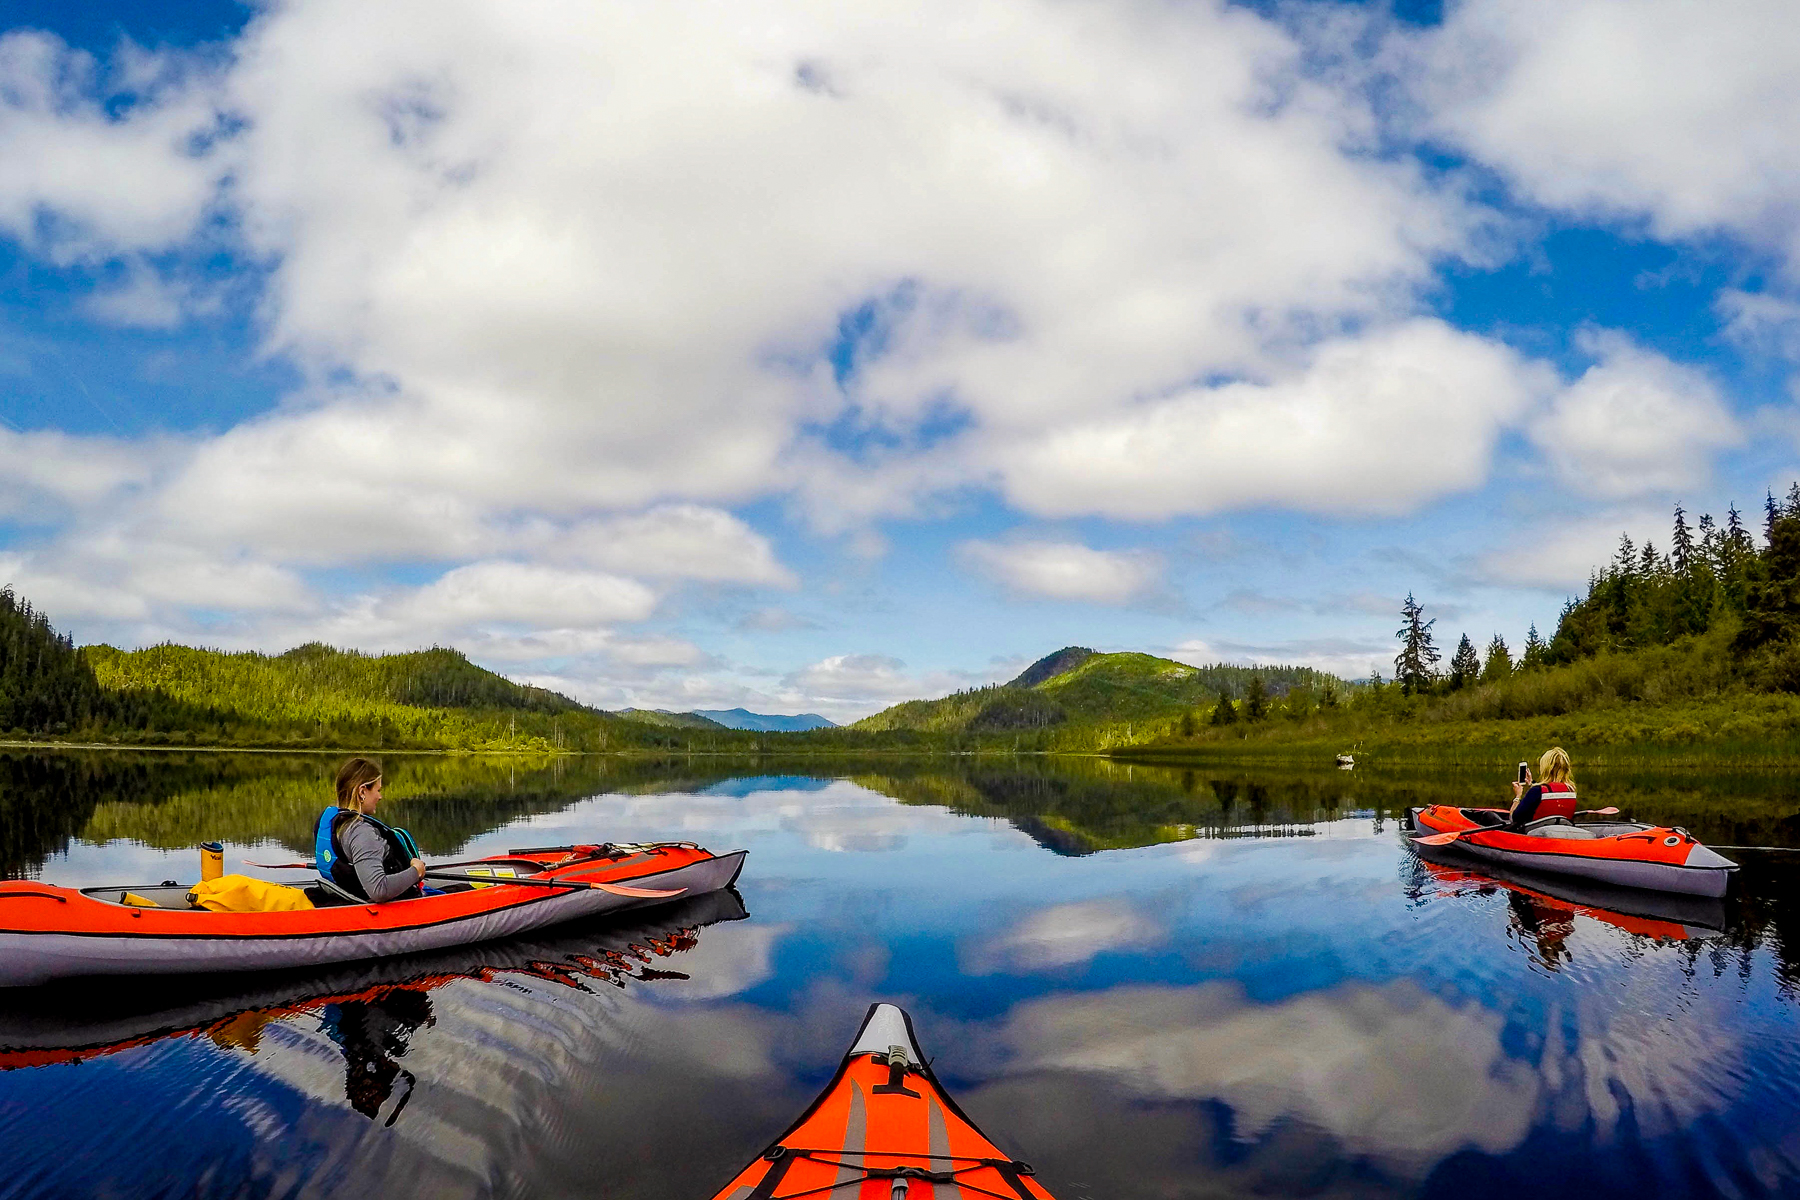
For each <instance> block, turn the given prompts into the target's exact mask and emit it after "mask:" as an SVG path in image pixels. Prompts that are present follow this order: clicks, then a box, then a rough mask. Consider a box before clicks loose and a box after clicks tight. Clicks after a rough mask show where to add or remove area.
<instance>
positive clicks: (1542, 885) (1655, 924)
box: [1411, 842, 1726, 966]
mask: <svg viewBox="0 0 1800 1200" xmlns="http://www.w3.org/2000/svg"><path fill="white" fill-rule="evenodd" d="M1412 845H1413V849H1414V850H1415V852H1416V853H1417V855H1418V858H1419V865H1420V867H1421V868H1423V875H1422V876H1421V879H1420V882H1419V883H1418V884H1416V885H1415V886H1414V888H1413V889H1411V890H1413V891H1414V893H1415V894H1417V895H1420V896H1423V895H1426V894H1427V893H1429V894H1434V895H1437V896H1446V897H1447V896H1456V895H1464V894H1467V893H1470V892H1492V891H1494V890H1496V889H1498V890H1501V891H1504V892H1506V893H1507V899H1508V902H1509V903H1510V904H1511V906H1512V916H1513V925H1514V927H1515V928H1516V929H1518V930H1519V932H1520V933H1521V934H1522V935H1524V936H1526V937H1527V938H1529V939H1530V940H1531V941H1533V942H1534V943H1536V946H1537V949H1538V951H1539V954H1540V956H1541V957H1542V958H1543V960H1544V961H1545V963H1546V965H1551V966H1554V965H1556V964H1557V963H1560V962H1565V961H1567V960H1568V957H1569V952H1568V949H1567V947H1566V946H1565V945H1564V941H1565V939H1566V938H1567V937H1568V936H1569V934H1570V933H1572V932H1573V931H1574V928H1575V918H1577V917H1585V918H1588V919H1590V920H1594V921H1598V922H1600V923H1601V924H1603V925H1610V926H1612V927H1613V928H1615V929H1618V930H1621V931H1623V932H1625V933H1629V934H1633V935H1636V936H1638V937H1646V938H1654V939H1656V940H1659V941H1671V942H1681V941H1693V940H1698V939H1703V938H1711V937H1717V936H1718V935H1720V934H1722V933H1723V932H1724V930H1725V924H1726V920H1725V905H1724V903H1723V902H1722V901H1720V900H1718V899H1716V898H1713V897H1710V896H1686V895H1680V894H1677V893H1668V892H1652V891H1648V890H1645V889H1642V888H1624V887H1611V886H1608V885H1606V884H1603V883H1593V882H1589V881H1587V880H1581V879H1570V878H1568V877H1565V876H1548V875H1544V874H1542V873H1539V872H1533V871H1525V870H1519V869H1514V868H1508V867H1505V866H1502V865H1500V864H1497V863H1483V864H1481V865H1480V866H1472V865H1470V864H1469V863H1468V861H1467V859H1466V858H1463V857H1462V856H1460V855H1457V854H1455V853H1454V851H1453V850H1451V849H1450V848H1448V847H1431V846H1421V845H1419V844H1418V843H1417V842H1414V843H1412Z"/></svg>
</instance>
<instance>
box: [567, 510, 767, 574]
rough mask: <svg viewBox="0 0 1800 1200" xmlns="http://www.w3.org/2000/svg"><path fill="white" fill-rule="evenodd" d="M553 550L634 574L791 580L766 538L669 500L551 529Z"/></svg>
mask: <svg viewBox="0 0 1800 1200" xmlns="http://www.w3.org/2000/svg"><path fill="white" fill-rule="evenodd" d="M553 552H554V553H556V554H558V555H560V556H567V557H570V558H575V559H579V560H581V561H583V562H587V563H590V564H591V565H593V566H597V567H606V568H609V569H612V570H616V571H625V572H627V573H629V574H633V575H649V576H664V577H675V578H683V579H701V580H710V581H717V582H730V583H749V584H765V585H771V586H775V587H792V586H794V582H795V581H794V577H793V575H792V573H790V572H789V571H788V570H787V569H786V568H784V567H783V566H782V565H781V564H780V563H779V562H777V561H776V558H775V551H774V550H773V548H772V547H770V545H769V540H768V539H767V538H765V537H763V536H762V535H761V534H759V533H757V532H756V531H755V530H754V529H752V528H750V526H748V525H746V524H745V523H744V522H743V521H741V520H739V519H738V518H736V517H734V516H732V515H731V514H730V513H728V512H725V511H723V510H721V509H717V508H706V507H703V506H701V505H697V504H668V505H663V506H660V507H658V508H653V509H651V510H650V511H648V512H645V513H640V514H637V515H633V516H623V517H613V518H610V519H607V520H602V521H593V522H588V523H586V524H582V525H578V526H576V527H574V528H572V529H570V530H568V531H567V532H566V533H560V534H557V535H555V543H554V546H553Z"/></svg>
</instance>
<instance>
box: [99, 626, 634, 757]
mask: <svg viewBox="0 0 1800 1200" xmlns="http://www.w3.org/2000/svg"><path fill="white" fill-rule="evenodd" d="M81 657H82V658H83V659H84V660H85V662H86V664H87V665H88V666H89V667H90V668H91V669H92V671H93V674H94V677H95V679H96V680H97V681H98V683H99V686H100V688H101V689H102V691H103V692H104V693H105V704H104V711H103V712H102V713H101V714H100V717H99V718H98V719H97V721H96V729H95V730H94V735H95V736H96V737H100V736H101V735H103V736H104V740H110V741H115V742H121V741H122V742H140V743H149V744H158V745H187V744H193V745H230V746H263V747H282V746H293V747H301V746H363V747H373V748H389V749H402V748H404V749H415V750H448V749H456V750H502V749H504V750H534V751H555V750H604V749H619V748H627V747H631V746H637V745H651V746H654V745H658V744H661V742H659V740H658V739H659V731H657V730H654V729H652V728H650V727H648V726H645V725H643V724H641V723H638V722H631V721H625V720H622V719H620V718H617V717H613V716H611V715H609V714H606V713H602V712H598V711H596V710H594V709H590V708H587V707H585V706H583V705H581V704H577V703H576V702H575V701H573V700H571V699H569V698H568V697H567V696H562V695H559V694H557V693H555V692H551V691H547V690H545V689H543V688H536V687H529V686H527V685H524V684H517V683H513V682H512V681H511V680H508V679H506V678H504V677H502V676H499V675H496V674H494V673H493V672H492V671H487V670H484V669H482V668H481V667H478V666H476V665H475V664H474V663H471V662H470V661H469V660H468V659H467V658H465V657H464V656H463V655H462V654H460V653H459V652H457V651H455V650H448V649H444V648H442V647H437V648H433V649H430V650H421V651H417V652H414V653H410V654H386V655H371V654H360V653H357V652H356V651H352V650H335V649H332V648H331V647H329V646H323V645H319V644H317V643H313V644H309V645H305V646H300V647H297V648H295V649H293V650H289V651H287V652H286V653H285V654H276V655H265V654H255V653H240V654H226V653H221V652H219V651H216V650H199V649H194V648H191V647H187V646H173V645H163V646H151V647H149V648H148V649H144V650H134V651H124V650H117V649H115V648H113V647H111V646H89V647H86V648H84V649H83V650H82V651H81Z"/></svg>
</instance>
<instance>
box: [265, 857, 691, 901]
mask: <svg viewBox="0 0 1800 1200" xmlns="http://www.w3.org/2000/svg"><path fill="white" fill-rule="evenodd" d="M244 865H245V866H247V867H262V868H263V869H264V870H267V871H310V870H312V869H313V864H312V863H309V862H294V863H259V862H251V861H250V860H249V859H247V858H246V859H245V860H244ZM425 878H427V879H453V880H456V881H457V882H458V883H516V884H518V885H519V886H520V887H547V888H561V889H563V890H564V891H571V892H578V891H582V890H583V889H586V890H588V891H594V892H611V893H612V894H613V895H615V896H633V897H637V898H639V899H647V900H666V899H668V898H669V897H670V896H679V895H681V893H683V892H685V891H687V889H686V888H676V889H674V890H673V891H669V890H666V889H663V888H636V887H626V886H625V885H623V884H618V883H588V882H587V881H585V880H581V879H520V878H516V877H514V876H511V875H459V874H457V873H456V872H454V871H431V870H427V871H426V872H425Z"/></svg>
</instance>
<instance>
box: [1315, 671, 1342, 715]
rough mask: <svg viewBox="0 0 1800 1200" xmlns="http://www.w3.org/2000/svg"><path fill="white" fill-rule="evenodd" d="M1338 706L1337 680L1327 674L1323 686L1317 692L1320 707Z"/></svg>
mask: <svg viewBox="0 0 1800 1200" xmlns="http://www.w3.org/2000/svg"><path fill="white" fill-rule="evenodd" d="M1337 706H1338V694H1337V680H1335V679H1333V678H1332V677H1331V676H1329V675H1327V676H1326V677H1325V686H1324V688H1323V689H1321V691H1320V693H1319V707H1320V708H1336V707H1337Z"/></svg>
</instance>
